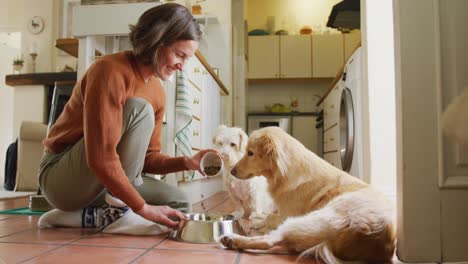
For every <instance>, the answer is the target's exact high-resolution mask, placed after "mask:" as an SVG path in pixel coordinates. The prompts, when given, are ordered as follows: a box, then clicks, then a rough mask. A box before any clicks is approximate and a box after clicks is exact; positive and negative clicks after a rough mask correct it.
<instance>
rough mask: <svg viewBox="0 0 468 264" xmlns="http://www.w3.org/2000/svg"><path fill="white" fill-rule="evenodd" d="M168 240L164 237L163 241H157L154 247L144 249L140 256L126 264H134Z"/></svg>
mask: <svg viewBox="0 0 468 264" xmlns="http://www.w3.org/2000/svg"><path fill="white" fill-rule="evenodd" d="M168 238H169V235H168V236H166V237H165V238H164V239H162V240H161V241H159V242H158V243H156V244H155V245H154V246H152V247H150V248H148V249H146V250H145V251H144V252H143V253H141V254H140V255H138V256H136V257H135V259H133V260H132V261H130V262H129V263H128V264H131V263H134V262H135V261H137V260H138V259H139V258H141V257H143V256H144V255H146V253H148V252H150V251H151V250H153V249H154V248H155V247H157V246H159V245H161V244H162V243H163V242H164V241H166V240H167V239H168Z"/></svg>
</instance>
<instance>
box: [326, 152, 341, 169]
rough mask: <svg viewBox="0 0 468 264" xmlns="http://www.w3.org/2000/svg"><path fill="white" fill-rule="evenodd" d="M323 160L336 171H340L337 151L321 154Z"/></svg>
mask: <svg viewBox="0 0 468 264" xmlns="http://www.w3.org/2000/svg"><path fill="white" fill-rule="evenodd" d="M323 159H324V160H326V161H327V162H328V163H330V164H331V165H333V166H335V167H337V168H338V169H341V160H340V153H339V152H338V151H336V152H329V153H325V154H323Z"/></svg>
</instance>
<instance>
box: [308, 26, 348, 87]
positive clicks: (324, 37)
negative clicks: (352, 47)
mask: <svg viewBox="0 0 468 264" xmlns="http://www.w3.org/2000/svg"><path fill="white" fill-rule="evenodd" d="M343 63H344V49H343V34H317V35H312V76H313V77H314V78H328V77H334V76H335V75H336V73H337V72H338V71H339V69H340V68H341V66H343Z"/></svg>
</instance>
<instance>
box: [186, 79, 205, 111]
mask: <svg viewBox="0 0 468 264" xmlns="http://www.w3.org/2000/svg"><path fill="white" fill-rule="evenodd" d="M189 87H190V89H191V92H192V97H193V100H192V105H191V106H192V115H194V116H196V117H197V118H198V119H201V117H202V101H203V94H202V92H201V91H200V90H199V89H198V88H197V87H195V86H194V85H193V84H192V83H190V82H189Z"/></svg>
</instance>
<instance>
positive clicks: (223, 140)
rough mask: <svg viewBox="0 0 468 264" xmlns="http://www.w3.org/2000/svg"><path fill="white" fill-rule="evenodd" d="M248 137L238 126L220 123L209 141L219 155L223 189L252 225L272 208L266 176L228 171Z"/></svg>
mask: <svg viewBox="0 0 468 264" xmlns="http://www.w3.org/2000/svg"><path fill="white" fill-rule="evenodd" d="M247 141H248V137H247V134H245V132H244V131H242V129H241V128H238V127H226V126H225V125H220V126H219V127H218V129H217V131H216V134H215V136H214V137H213V144H214V145H215V149H217V150H218V151H219V152H220V153H221V154H222V157H223V163H224V171H223V183H224V189H225V190H227V191H228V193H229V196H230V198H231V199H232V201H233V202H234V204H235V206H236V210H240V211H242V213H243V215H242V217H243V218H245V219H251V220H253V222H252V227H253V228H254V229H260V228H263V226H262V225H263V224H262V223H263V220H264V219H265V217H266V216H267V215H269V214H271V213H274V212H275V211H276V207H275V205H274V202H273V200H272V199H271V196H270V195H269V193H268V191H267V182H266V179H265V178H264V177H262V176H259V177H253V178H252V179H249V180H247V181H243V180H239V179H237V178H235V177H233V176H232V175H231V169H232V167H234V165H235V164H236V163H237V162H238V161H239V160H240V159H241V158H242V156H244V154H245V147H246V145H247Z"/></svg>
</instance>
